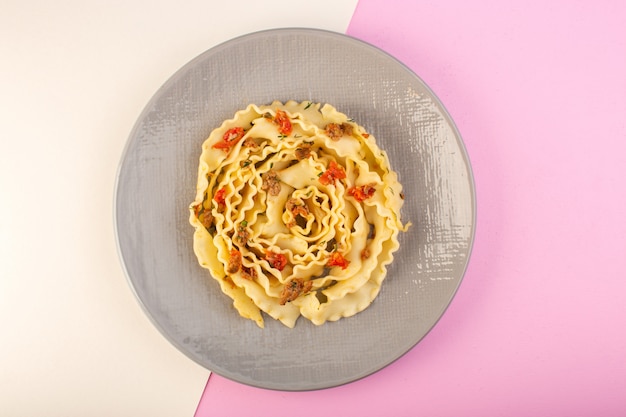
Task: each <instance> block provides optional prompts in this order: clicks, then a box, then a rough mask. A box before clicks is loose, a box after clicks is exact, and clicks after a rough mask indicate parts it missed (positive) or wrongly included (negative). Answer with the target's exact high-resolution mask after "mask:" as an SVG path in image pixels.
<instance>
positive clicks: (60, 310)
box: [0, 0, 357, 417]
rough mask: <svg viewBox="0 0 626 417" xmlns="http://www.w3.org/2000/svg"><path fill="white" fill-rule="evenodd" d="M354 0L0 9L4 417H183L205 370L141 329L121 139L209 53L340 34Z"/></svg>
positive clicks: (146, 325) (0, 407) (16, 3)
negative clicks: (248, 40) (125, 239)
mask: <svg viewBox="0 0 626 417" xmlns="http://www.w3.org/2000/svg"><path fill="white" fill-rule="evenodd" d="M356 3H357V0H348V1H338V0H335V1H333V0H316V1H314V2H311V1H293V0H292V1H289V0H280V1H271V2H258V1H255V2H253V1H249V0H234V1H223V2H218V1H188V2H179V1H176V2H174V1H104V0H103V1H77V0H74V1H57V2H49V1H43V0H42V1H28V0H26V1H25V0H9V1H7V0H4V1H2V3H1V4H0V62H1V63H2V64H1V65H0V83H1V86H2V88H1V90H0V121H1V124H0V127H1V130H0V135H1V136H0V181H1V183H0V185H1V187H0V191H1V193H2V201H1V203H0V245H1V246H0V335H1V339H0V414H1V415H3V416H12V417H18V416H44V415H45V416H65V417H67V416H91V417H93V416H131V415H132V416H148V415H149V416H152V417H154V416H191V415H193V413H194V411H195V408H196V406H197V404H198V401H199V399H200V396H201V394H202V391H203V389H204V386H205V383H206V381H207V377H208V375H209V372H208V371H207V370H206V369H204V368H201V367H200V366H199V365H196V364H195V363H194V362H192V361H191V360H189V359H187V357H185V356H184V355H183V354H182V353H179V352H178V351H177V350H176V349H175V348H174V347H172V346H171V345H170V344H169V343H168V342H167V341H166V339H165V338H164V337H162V336H161V335H160V333H158V331H157V330H156V329H155V328H154V327H153V326H152V324H151V323H150V322H149V320H148V319H147V317H146V316H145V315H144V314H143V311H142V310H141V308H140V306H139V304H138V303H137V302H136V300H135V299H134V296H133V295H132V292H131V290H130V287H129V286H128V284H127V281H126V278H125V276H124V274H123V271H122V267H121V265H120V262H119V260H118V256H117V249H116V243H115V234H114V230H113V214H112V208H113V190H114V185H115V175H116V171H117V166H118V163H119V160H120V157H121V153H122V150H123V148H124V145H125V142H126V139H127V137H128V135H129V133H130V130H131V129H132V126H133V124H134V122H135V120H136V118H137V117H138V116H139V114H140V112H141V111H142V109H143V107H144V106H145V104H146V103H147V102H148V100H149V99H150V97H151V96H152V94H154V93H155V92H156V90H157V89H158V88H159V87H160V86H161V84H163V83H164V82H165V81H166V80H167V78H168V77H170V76H171V75H172V74H173V73H174V72H175V71H176V70H178V69H179V68H180V67H181V66H183V65H184V64H185V63H186V62H188V61H189V60H191V59H192V58H194V57H195V56H197V55H198V54H200V53H202V52H204V51H205V50H206V49H209V48H211V47H212V46H215V45H216V44H219V43H221V42H224V41H226V40H228V39H230V38H233V37H236V36H239V35H243V34H246V33H249V32H254V31H257V30H262V29H269V28H276V27H315V28H322V29H328V30H334V31H337V32H345V30H346V28H347V25H348V23H349V21H350V18H351V16H352V13H353V11H354V8H355V7H356ZM190 237H191V235H190Z"/></svg>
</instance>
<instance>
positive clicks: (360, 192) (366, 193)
mask: <svg viewBox="0 0 626 417" xmlns="http://www.w3.org/2000/svg"><path fill="white" fill-rule="evenodd" d="M374 192H376V189H375V188H374V186H373V185H369V184H368V185H361V186H359V187H352V188H349V189H348V195H350V196H352V197H354V199H355V200H356V201H358V202H362V201H363V200H367V199H368V198H370V197H371V196H373V195H374Z"/></svg>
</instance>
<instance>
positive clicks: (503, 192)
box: [196, 0, 626, 417]
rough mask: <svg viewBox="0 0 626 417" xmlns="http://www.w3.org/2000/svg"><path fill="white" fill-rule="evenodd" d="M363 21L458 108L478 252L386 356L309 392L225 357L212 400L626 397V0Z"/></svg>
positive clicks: (283, 407)
mask: <svg viewBox="0 0 626 417" xmlns="http://www.w3.org/2000/svg"><path fill="white" fill-rule="evenodd" d="M348 34H349V35H352V36H355V37H357V38H360V39H362V40H365V41H368V42H370V43H372V44H374V45H376V46H378V47H380V48H382V49H384V50H386V51H387V52H389V53H390V54H391V55H393V56H395V57H396V58H398V59H399V60H400V61H402V62H404V63H405V64H406V65H408V66H409V67H410V68H412V69H413V70H414V71H415V72H416V73H417V74H418V75H419V76H420V77H421V78H422V79H423V80H424V81H425V82H426V83H427V84H428V85H429V86H430V87H431V88H432V89H433V90H434V91H435V93H436V94H437V95H438V96H439V98H440V99H441V100H442V101H443V102H444V104H445V105H446V107H447V108H448V110H449V111H450V113H451V115H452V117H453V119H454V120H455V122H456V123H457V125H458V128H459V130H460V132H461V134H462V136H463V138H464V141H465V144H466V146H467V149H468V153H469V155H470V159H471V161H472V166H473V171H474V175H475V181H476V188H477V201H478V229H477V235H476V241H475V246H474V251H473V255H472V259H471V261H470V265H469V269H468V271H467V274H466V276H465V279H464V281H463V284H462V285H461V288H460V290H459V292H458V294H457V296H456V298H455V299H454V301H453V303H452V305H451V306H450V308H449V309H448V311H447V313H446V314H445V315H444V317H443V318H442V319H441V321H440V322H439V323H438V325H437V326H436V327H435V328H434V329H433V330H432V331H431V332H430V333H429V334H428V336H427V337H426V338H425V339H424V340H423V341H422V342H421V343H420V344H418V345H417V346H416V347H415V348H414V349H412V350H411V351H410V352H409V353H408V354H407V355H405V356H404V357H402V358H401V359H400V360H398V361H397V362H395V363H394V364H392V365H391V366H389V367H387V368H385V369H383V370H381V371H380V372H378V373H376V374H374V375H372V376H370V377H367V378H365V379H363V380H360V381H357V382H354V383H352V384H349V385H346V386H342V387H338V388H333V389H328V390H324V391H316V392H304V393H287V392H276V391H267V390H262V389H256V388H251V387H247V386H243V385H240V384H237V383H234V382H231V381H228V380H225V379H224V378H221V377H219V376H217V375H212V376H211V378H210V380H209V383H208V384H207V389H206V390H205V393H204V395H203V397H202V399H201V402H200V405H199V407H198V410H197V413H196V415H197V416H199V417H200V416H202V417H204V416H213V415H215V416H218V415H219V416H256V417H263V416H268V417H269V416H273V417H280V416H293V415H298V416H318V415H337V416H340V415H341V416H348V417H349V416H362V417H368V416H396V417H401V416H429V417H433V416H500V415H502V416H543V415H546V416H568V417H572V416H604V417H609V416H624V415H626V330H625V329H626V302H625V294H626V185H625V184H624V177H625V174H626V168H625V167H626V3H625V2H622V1H619V0H616V1H594V2H591V1H551V2H546V1H532V2H527V1H510V2H502V1H470V2H468V1H452V0H447V1H420V2H409V1H406V2H404V1H398V0H396V1H389V0H361V1H360V2H359V4H358V7H357V9H356V12H355V14H354V16H353V19H352V22H351V24H350V26H349V29H348Z"/></svg>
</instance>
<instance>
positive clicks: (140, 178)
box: [114, 29, 475, 391]
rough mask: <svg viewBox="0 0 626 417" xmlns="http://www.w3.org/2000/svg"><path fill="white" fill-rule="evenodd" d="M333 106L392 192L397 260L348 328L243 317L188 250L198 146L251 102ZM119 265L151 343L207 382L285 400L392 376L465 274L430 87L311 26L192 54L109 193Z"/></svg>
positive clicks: (469, 223) (446, 125)
mask: <svg viewBox="0 0 626 417" xmlns="http://www.w3.org/2000/svg"><path fill="white" fill-rule="evenodd" d="M290 99H293V100H297V101H305V100H306V101H313V102H320V103H330V104H332V105H334V106H335V107H336V108H337V109H338V110H339V111H341V112H343V113H345V114H347V115H348V116H349V117H351V118H353V119H354V120H355V121H356V122H357V123H359V124H360V125H362V126H364V127H365V128H366V130H367V131H368V132H371V133H372V134H373V135H374V136H375V137H376V138H377V141H378V144H379V145H380V147H381V148H383V149H385V150H386V151H387V153H388V155H389V158H390V161H391V165H392V167H393V169H395V170H396V171H397V172H398V173H399V178H400V181H401V182H402V184H403V186H404V194H405V196H406V197H405V205H404V207H403V211H402V218H403V221H410V222H412V223H413V226H412V227H411V228H410V229H409V231H408V232H406V233H402V234H401V236H400V243H401V248H400V250H399V251H398V252H396V257H395V260H394V262H393V264H391V265H390V267H389V268H388V275H387V278H386V280H385V281H384V283H383V286H382V289H381V292H380V294H379V296H378V297H377V298H376V299H375V301H374V302H373V303H372V305H371V306H370V307H369V308H368V309H366V310H365V311H363V312H361V313H359V314H357V315H356V316H353V317H351V318H344V319H342V320H339V321H337V322H332V323H327V324H325V325H323V326H320V327H316V326H314V325H312V324H311V323H309V322H308V321H306V320H304V319H302V318H301V319H300V320H299V321H298V323H297V324H296V327H295V328H294V329H289V328H287V327H285V326H283V325H282V324H280V323H279V322H276V321H274V320H272V319H271V318H268V317H266V320H265V323H266V324H265V326H266V327H265V329H260V328H258V327H257V326H256V324H255V323H254V322H252V321H250V320H246V319H243V318H241V317H240V316H239V314H238V313H237V311H236V310H235V309H234V308H233V307H232V305H231V300H230V299H229V298H228V297H227V296H225V295H224V294H222V292H221V291H220V290H219V287H218V284H217V282H216V281H214V280H213V279H212V278H210V277H209V275H208V271H207V270H205V269H202V268H201V267H200V266H199V265H198V262H197V261H196V258H195V255H194V253H193V248H192V243H193V239H192V236H193V228H192V227H191V226H190V225H189V222H188V217H189V214H188V206H189V204H190V203H191V202H192V201H193V199H194V196H195V187H196V179H197V178H196V176H197V167H198V158H199V156H200V150H201V148H200V147H201V144H202V142H203V141H204V140H205V139H206V137H207V136H208V135H209V133H210V132H211V130H213V129H214V128H215V127H217V126H219V125H220V124H221V123H222V121H223V120H224V119H227V118H231V117H232V116H233V115H234V113H235V112H236V111H237V110H239V109H243V108H245V107H246V106H247V105H248V104H249V103H257V104H269V103H271V102H272V101H274V100H280V101H287V100H290ZM115 193H116V195H115V208H114V209H115V227H116V234H117V240H118V247H119V252H120V256H121V259H122V264H123V266H124V269H125V272H126V274H127V276H128V279H129V281H130V284H131V287H132V289H133V291H134V292H135V294H136V296H137V299H138V300H139V302H140V303H141V305H142V307H143V308H144V310H145V312H146V314H147V315H148V316H149V317H150V319H151V320H152V322H153V323H154V324H155V325H156V326H157V327H158V329H159V330H160V331H161V332H162V333H163V335H164V336H165V337H166V338H167V339H168V340H169V341H170V342H171V343H173V344H174V345H175V346H176V347H177V348H178V349H180V350H181V351H182V352H183V353H185V354H186V355H187V356H189V357H190V358H191V359H193V360H194V361H196V362H198V363H199V364H201V365H203V366H204V367H206V368H208V369H209V370H211V371H213V372H215V373H217V374H219V375H222V376H224V377H226V378H229V379H231V380H234V381H238V382H241V383H244V384H248V385H252V386H256V387H262V388H268V389H277V390H287V391H301V390H314V389H321V388H328V387H333V386H337V385H341V384H345V383H348V382H351V381H354V380H357V379H359V378H362V377H365V376H367V375H370V374H372V373H374V372H376V371H377V370H380V369H381V368H383V367H385V366H386V365H388V364H390V363H391V362H393V361H394V360H396V359H397V358H399V357H400V356H402V355H403V354H404V353H406V352H407V351H408V350H410V349H411V348H412V347H413V346H415V345H416V344H417V343H418V342H419V341H420V340H421V339H422V338H423V337H424V336H425V335H426V334H427V332H428V331H429V330H430V329H431V328H432V327H433V326H434V325H435V324H436V322H437V320H439V318H440V317H441V315H442V314H443V313H444V311H445V310H446V307H447V306H448V305H449V303H450V302H451V300H452V298H453V296H454V294H455V292H456V290H457V288H458V286H459V284H460V281H461V279H462V277H463V274H464V272H465V268H466V266H467V263H468V259H469V254H470V250H471V246H472V241H473V236H474V225H475V200H474V198H475V197H474V188H473V180H472V176H471V169H470V165H469V162H468V158H467V155H466V152H465V150H464V146H463V143H462V140H461V137H460V135H459V133H458V131H457V130H456V128H455V126H454V124H453V122H452V120H451V119H450V117H449V115H448V113H447V112H446V110H445V109H444V107H443V106H442V104H441V103H440V102H439V100H438V99H437V98H436V97H435V95H434V94H433V93H432V91H431V90H430V89H429V88H428V87H427V86H426V85H425V84H424V83H423V82H422V81H421V80H420V79H419V78H418V77H417V76H416V75H415V74H414V73H412V72H411V71H410V70H408V69H407V68H406V67H405V66H403V65H402V64H401V63H399V62H398V61H397V60H395V59H394V58H392V57H390V56H389V55H387V54H386V53H384V52H381V51H380V50H378V49H376V48H374V47H373V46H371V45H368V44H366V43H363V42H361V41H358V40H356V39H353V38H350V37H348V36H345V35H340V34H337V33H332V32H326V31H320V30H311V29H279V30H270V31H264V32H257V33H253V34H250V35H246V36H243V37H239V38H236V39H233V40H231V41H228V42H226V43H224V44H221V45H219V46H217V47H215V48H212V49H210V50H208V51H207V52H205V53H203V54H201V55H200V56H198V57H197V58H195V59H194V60H192V61H191V62H189V63H188V64H187V65H185V66H184V67H183V68H182V69H180V70H179V71H178V72H176V73H175V74H174V75H173V76H172V77H171V78H170V79H169V80H168V81H167V82H166V83H165V85H163V87H161V88H160V89H159V90H158V91H157V92H156V94H155V95H154V97H153V98H152V99H151V101H150V102H149V103H148V104H147V106H146V108H145V110H144V111H143V113H142V114H141V115H140V117H139V119H138V121H137V123H136V125H135V127H134V129H133V131H132V132H131V135H130V137H129V139H128V143H127V145H126V149H125V151H124V154H123V156H122V160H121V163H120V167H119V172H118V177H117V187H116V191H115Z"/></svg>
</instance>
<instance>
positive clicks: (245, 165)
mask: <svg viewBox="0 0 626 417" xmlns="http://www.w3.org/2000/svg"><path fill="white" fill-rule="evenodd" d="M403 198H404V197H403V194H402V186H401V184H400V183H399V182H398V177H397V174H396V173H395V172H394V171H393V170H391V168H390V166H389V160H388V158H387V155H386V154H385V152H383V151H382V150H381V149H379V147H378V146H377V145H376V141H375V139H374V137H373V136H372V135H369V134H368V133H367V132H366V131H365V130H364V129H363V127H361V126H359V125H357V124H356V123H354V122H353V121H352V120H350V119H348V117H347V116H346V115H344V114H342V113H340V112H338V111H337V110H336V109H335V108H334V107H332V106H331V105H329V104H325V105H324V106H321V104H314V103H310V102H302V103H297V102H295V101H289V102H287V103H284V104H283V103H280V102H274V103H272V104H271V105H269V106H257V105H254V104H251V105H249V106H248V107H247V108H246V109H244V110H241V111H239V112H237V113H236V114H235V116H234V118H232V119H230V120H226V121H224V122H223V124H222V125H221V126H220V127H219V128H217V129H215V130H214V131H213V132H212V133H211V134H210V136H209V137H208V139H206V141H205V142H204V143H203V145H202V154H201V156H200V163H199V169H198V182H197V193H196V198H195V200H194V202H193V203H192V204H191V205H190V207H189V210H190V223H191V224H192V225H193V226H194V228H195V232H194V238H193V241H194V252H195V254H196V256H197V258H198V261H199V263H200V265H201V266H202V267H204V268H207V269H208V270H209V271H210V274H211V276H212V277H213V278H214V279H215V280H217V281H218V282H219V284H220V288H221V290H222V291H223V292H224V293H225V294H226V295H228V296H229V297H230V298H232V300H233V305H234V307H235V308H236V309H237V310H238V311H239V314H240V315H241V316H242V317H245V318H248V319H251V320H254V321H255V322H256V323H257V324H258V325H259V326H260V327H263V326H264V321H263V315H262V313H261V312H265V313H266V314H267V315H269V316H270V317H272V318H274V319H276V320H280V322H282V323H283V324H284V325H286V326H288V327H293V326H294V325H295V323H296V320H297V319H298V318H299V317H300V316H303V317H305V318H306V319H308V320H310V321H311V322H313V323H314V324H316V325H321V324H323V323H325V322H326V321H335V320H338V319H340V318H342V317H349V316H352V315H354V314H356V313H358V312H360V311H362V310H363V309H365V308H367V307H368V306H369V305H370V304H371V303H372V301H373V300H374V299H375V297H376V296H377V295H378V292H379V290H380V287H381V284H382V282H383V280H384V278H385V275H386V271H387V268H386V267H387V265H388V264H389V263H391V262H392V260H393V253H394V252H395V251H396V250H397V249H398V247H399V243H398V239H397V236H398V234H399V232H401V231H404V230H406V228H407V227H408V226H409V224H407V225H406V226H405V225H403V224H402V222H401V219H400V209H401V207H402V204H403Z"/></svg>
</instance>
